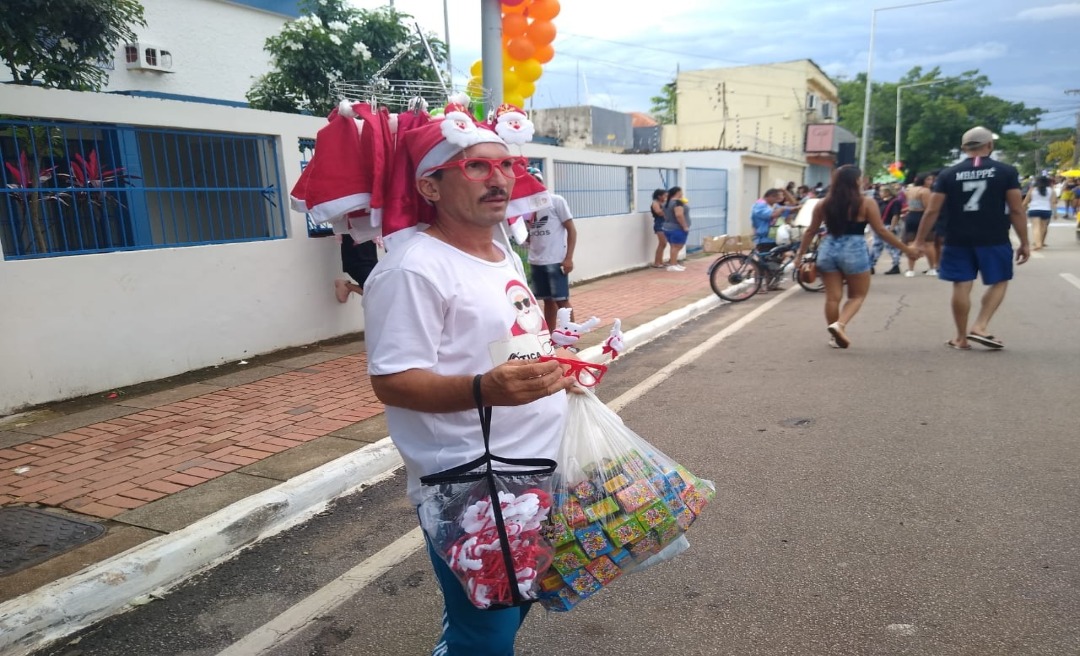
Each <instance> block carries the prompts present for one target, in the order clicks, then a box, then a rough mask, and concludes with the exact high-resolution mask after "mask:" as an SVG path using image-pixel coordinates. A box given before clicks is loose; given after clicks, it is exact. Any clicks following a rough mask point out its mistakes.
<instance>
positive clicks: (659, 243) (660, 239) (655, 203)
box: [649, 189, 667, 269]
mask: <svg viewBox="0 0 1080 656" xmlns="http://www.w3.org/2000/svg"><path fill="white" fill-rule="evenodd" d="M666 203H667V190H666V189H657V190H656V191H654V192H652V205H649V212H651V213H652V231H653V234H655V235H656V255H655V256H654V257H653V263H652V268H654V269H663V268H664V249H665V248H666V247H667V237H665V236H664V205H665V204H666Z"/></svg>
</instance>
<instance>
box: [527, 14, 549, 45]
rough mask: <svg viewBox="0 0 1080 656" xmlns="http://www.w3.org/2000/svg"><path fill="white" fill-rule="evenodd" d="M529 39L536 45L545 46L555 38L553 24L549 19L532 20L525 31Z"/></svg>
mask: <svg viewBox="0 0 1080 656" xmlns="http://www.w3.org/2000/svg"><path fill="white" fill-rule="evenodd" d="M526 34H527V35H528V37H529V40H530V41H532V42H533V44H534V45H537V46H545V45H547V44H549V43H551V42H552V41H554V40H555V25H554V24H552V22H551V21H541V20H536V21H533V22H532V24H531V25H529V30H528V31H527V32H526Z"/></svg>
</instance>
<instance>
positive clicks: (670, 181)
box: [635, 166, 679, 212]
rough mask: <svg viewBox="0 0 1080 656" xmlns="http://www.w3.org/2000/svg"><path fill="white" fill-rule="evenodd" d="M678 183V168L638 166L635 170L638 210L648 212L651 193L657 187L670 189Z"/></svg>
mask: <svg viewBox="0 0 1080 656" xmlns="http://www.w3.org/2000/svg"><path fill="white" fill-rule="evenodd" d="M678 184H679V171H678V169H659V168H652V167H647V166H639V167H638V170H637V194H636V200H637V205H636V206H635V207H636V208H637V211H638V212H648V211H649V206H650V205H652V195H653V192H654V191H656V190H657V189H671V188H672V187H675V186H677V185H678Z"/></svg>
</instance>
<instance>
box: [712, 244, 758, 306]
mask: <svg viewBox="0 0 1080 656" xmlns="http://www.w3.org/2000/svg"><path fill="white" fill-rule="evenodd" d="M761 283H762V276H761V275H759V274H758V267H757V264H755V263H754V261H753V260H751V259H750V256H749V255H744V254H742V253H731V254H729V255H724V256H723V257H721V258H720V259H718V260H716V261H715V262H713V263H712V266H711V267H709V285H710V286H711V287H712V290H713V292H715V293H716V295H717V296H719V297H720V298H722V299H724V300H725V301H728V302H729V303H738V302H739V301H745V300H746V299H748V298H750V297H751V296H753V295H754V294H756V293H758V290H759V289H761Z"/></svg>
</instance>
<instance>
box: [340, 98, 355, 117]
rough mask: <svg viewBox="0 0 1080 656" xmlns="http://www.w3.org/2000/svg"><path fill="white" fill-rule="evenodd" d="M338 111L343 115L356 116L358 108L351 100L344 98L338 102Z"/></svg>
mask: <svg viewBox="0 0 1080 656" xmlns="http://www.w3.org/2000/svg"><path fill="white" fill-rule="evenodd" d="M337 113H338V114H339V115H341V116H346V117H348V118H356V110H355V109H353V103H352V101H351V100H342V101H341V102H339V103H338V106H337Z"/></svg>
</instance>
